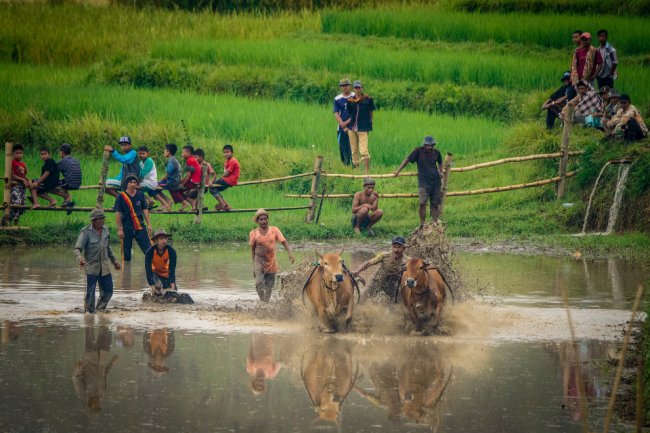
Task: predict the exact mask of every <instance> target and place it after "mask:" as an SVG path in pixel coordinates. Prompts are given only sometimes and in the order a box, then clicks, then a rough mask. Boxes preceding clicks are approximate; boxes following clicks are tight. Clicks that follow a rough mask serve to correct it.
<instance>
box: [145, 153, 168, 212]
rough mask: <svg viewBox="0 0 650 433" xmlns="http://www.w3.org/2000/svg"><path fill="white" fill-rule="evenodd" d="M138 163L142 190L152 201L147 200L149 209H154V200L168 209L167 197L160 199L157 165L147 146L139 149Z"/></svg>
mask: <svg viewBox="0 0 650 433" xmlns="http://www.w3.org/2000/svg"><path fill="white" fill-rule="evenodd" d="M138 161H139V164H140V188H141V189H142V190H143V191H144V192H145V193H147V195H148V196H149V197H151V199H147V207H148V208H149V210H151V209H153V208H154V201H153V199H156V200H158V201H159V202H160V203H161V204H162V205H163V207H166V205H167V200H166V199H165V197H160V193H159V192H158V171H157V170H156V164H155V163H154V162H153V159H151V157H150V154H149V149H148V148H147V146H140V147H139V148H138Z"/></svg>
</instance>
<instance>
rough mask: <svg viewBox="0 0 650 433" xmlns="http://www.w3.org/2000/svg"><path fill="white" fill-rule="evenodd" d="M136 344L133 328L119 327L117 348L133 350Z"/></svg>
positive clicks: (116, 340)
mask: <svg viewBox="0 0 650 433" xmlns="http://www.w3.org/2000/svg"><path fill="white" fill-rule="evenodd" d="M134 344H135V332H134V331H133V327H131V326H118V327H117V332H116V334H115V346H117V347H126V348H131V347H133V345H134Z"/></svg>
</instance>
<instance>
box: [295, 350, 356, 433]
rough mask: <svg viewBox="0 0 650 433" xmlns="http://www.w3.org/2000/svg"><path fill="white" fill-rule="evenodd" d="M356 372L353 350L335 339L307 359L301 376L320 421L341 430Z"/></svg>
mask: <svg viewBox="0 0 650 433" xmlns="http://www.w3.org/2000/svg"><path fill="white" fill-rule="evenodd" d="M356 370H357V369H353V362H352V352H351V350H350V346H349V345H348V344H347V343H344V342H341V341H337V340H335V339H328V340H326V341H325V343H324V344H322V345H321V346H320V347H313V348H312V349H311V350H309V351H308V353H306V354H305V355H303V359H302V361H301V365H300V373H301V377H302V381H303V384H304V385H305V390H306V391H307V395H309V399H310V400H311V402H312V404H313V405H314V409H315V410H316V413H317V414H318V419H317V421H326V422H329V423H335V424H336V425H337V426H338V423H339V420H338V418H339V414H340V412H341V407H342V405H343V402H344V401H345V398H346V397H347V396H348V394H349V393H350V391H351V390H352V388H353V387H354V383H355V382H356V377H357V373H356Z"/></svg>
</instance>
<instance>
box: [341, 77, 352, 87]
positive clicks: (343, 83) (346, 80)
mask: <svg viewBox="0 0 650 433" xmlns="http://www.w3.org/2000/svg"><path fill="white" fill-rule="evenodd" d="M349 85H350V79H349V78H341V80H340V81H339V86H349Z"/></svg>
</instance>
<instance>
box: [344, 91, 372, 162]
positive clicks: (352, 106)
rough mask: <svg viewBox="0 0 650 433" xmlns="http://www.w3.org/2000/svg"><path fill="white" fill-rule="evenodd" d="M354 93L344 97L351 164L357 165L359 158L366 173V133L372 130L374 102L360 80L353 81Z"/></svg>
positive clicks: (368, 156) (367, 158) (367, 152)
mask: <svg viewBox="0 0 650 433" xmlns="http://www.w3.org/2000/svg"><path fill="white" fill-rule="evenodd" d="M353 86H354V95H353V96H351V97H349V98H348V99H346V101H347V102H346V105H345V106H346V109H347V111H348V114H349V115H350V122H349V123H348V125H347V127H346V130H347V133H348V137H349V138H350V148H351V149H352V166H353V167H357V166H358V165H359V159H361V160H362V161H363V165H364V168H365V170H366V173H368V172H369V171H370V152H369V151H368V133H369V132H370V131H372V115H373V112H374V111H375V102H374V101H373V100H372V98H371V97H370V96H368V95H366V94H364V93H363V86H362V85H361V81H359V80H356V81H355V82H354V83H353Z"/></svg>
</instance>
